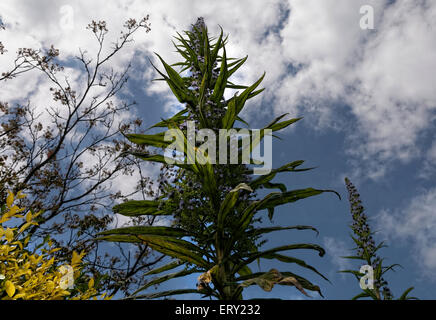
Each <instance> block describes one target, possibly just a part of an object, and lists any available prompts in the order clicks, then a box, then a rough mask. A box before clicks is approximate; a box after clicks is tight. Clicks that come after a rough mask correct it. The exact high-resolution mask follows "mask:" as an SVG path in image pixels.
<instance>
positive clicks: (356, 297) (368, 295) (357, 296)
mask: <svg viewBox="0 0 436 320" xmlns="http://www.w3.org/2000/svg"><path fill="white" fill-rule="evenodd" d="M368 297H371V294H369V293H368V292H362V293H359V294H358V295H356V296H354V297H353V298H352V299H351V300H358V299H360V298H368Z"/></svg>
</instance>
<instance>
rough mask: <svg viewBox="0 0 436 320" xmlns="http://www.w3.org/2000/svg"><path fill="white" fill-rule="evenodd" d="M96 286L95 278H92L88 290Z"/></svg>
mask: <svg viewBox="0 0 436 320" xmlns="http://www.w3.org/2000/svg"><path fill="white" fill-rule="evenodd" d="M93 286H94V278H91V280H89V282H88V288H89V289H91V288H92V287H93Z"/></svg>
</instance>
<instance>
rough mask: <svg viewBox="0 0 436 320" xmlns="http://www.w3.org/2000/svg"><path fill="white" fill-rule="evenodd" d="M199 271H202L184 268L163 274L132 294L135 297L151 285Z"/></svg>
mask: <svg viewBox="0 0 436 320" xmlns="http://www.w3.org/2000/svg"><path fill="white" fill-rule="evenodd" d="M197 272H200V271H199V270H198V269H190V270H187V269H184V270H181V271H178V272H173V273H169V274H166V275H163V276H161V277H158V278H156V279H153V280H151V281H149V282H147V283H146V284H145V285H143V286H142V287H141V288H139V289H138V290H136V291H135V292H134V293H133V294H132V298H134V296H136V295H137V294H138V293H139V292H141V291H144V290H146V289H147V288H149V287H151V286H154V285H157V284H160V283H162V282H165V281H168V280H171V279H175V278H180V277H184V276H187V275H190V274H193V273H197Z"/></svg>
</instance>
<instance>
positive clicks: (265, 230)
mask: <svg viewBox="0 0 436 320" xmlns="http://www.w3.org/2000/svg"><path fill="white" fill-rule="evenodd" d="M292 229H297V230H313V231H315V232H316V234H317V235H318V234H319V231H318V230H317V229H316V228H314V227H312V226H303V225H298V226H289V227H267V228H256V229H253V230H250V231H247V232H246V233H247V235H249V236H250V237H251V236H253V237H255V236H258V235H261V234H264V233H269V232H274V231H282V230H292Z"/></svg>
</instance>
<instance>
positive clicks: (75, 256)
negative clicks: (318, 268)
mask: <svg viewBox="0 0 436 320" xmlns="http://www.w3.org/2000/svg"><path fill="white" fill-rule="evenodd" d="M84 255H85V252H84V251H82V252H81V253H80V254H78V253H77V252H76V251H73V257H72V258H71V265H73V266H75V265H77V264H79V263H80V262H81V261H82V258H83V256H84Z"/></svg>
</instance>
